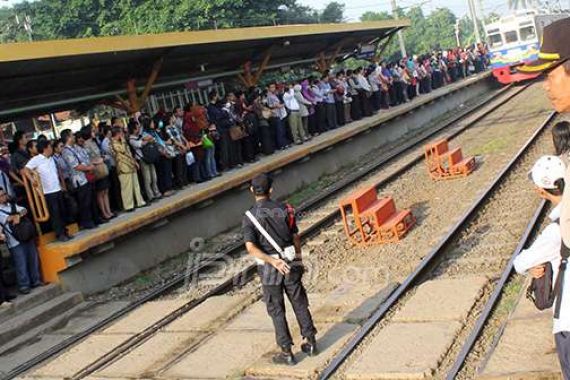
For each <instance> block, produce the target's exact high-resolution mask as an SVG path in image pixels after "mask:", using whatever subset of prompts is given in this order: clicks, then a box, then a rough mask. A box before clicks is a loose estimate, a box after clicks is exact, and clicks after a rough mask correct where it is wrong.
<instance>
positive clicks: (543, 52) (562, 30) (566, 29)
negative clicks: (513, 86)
mask: <svg viewBox="0 0 570 380" xmlns="http://www.w3.org/2000/svg"><path fill="white" fill-rule="evenodd" d="M567 59H570V17H566V18H564V19H562V20H558V21H556V22H553V23H552V24H550V25H548V26H546V27H545V28H544V31H543V34H542V43H541V44H540V51H539V52H538V59H537V60H536V61H533V62H529V63H527V64H525V65H523V66H520V67H519V68H518V70H519V71H521V72H523V73H540V72H543V71H546V70H548V69H551V68H554V67H556V66H557V65H558V64H560V63H562V62H564V61H566V60H567Z"/></svg>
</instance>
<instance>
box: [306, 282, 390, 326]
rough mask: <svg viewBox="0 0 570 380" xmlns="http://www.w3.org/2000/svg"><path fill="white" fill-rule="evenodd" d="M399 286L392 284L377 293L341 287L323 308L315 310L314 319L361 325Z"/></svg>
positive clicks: (320, 321)
mask: <svg viewBox="0 0 570 380" xmlns="http://www.w3.org/2000/svg"><path fill="white" fill-rule="evenodd" d="M397 286H398V285H397V284H396V283H391V284H389V285H388V286H386V287H384V288H382V289H381V290H380V291H377V292H374V288H373V287H366V288H365V287H355V286H341V287H339V288H337V289H335V290H334V291H333V292H332V293H331V294H330V295H329V296H327V298H326V300H325V302H324V305H323V306H322V307H320V308H319V309H316V310H315V314H314V319H315V321H316V322H319V323H339V322H348V323H361V322H362V321H364V320H366V319H368V318H369V317H370V316H371V315H372V313H374V311H376V310H377V309H378V307H380V305H381V304H382V303H383V302H384V301H386V299H387V298H388V297H389V296H390V294H392V292H393V291H394V289H396V287H397Z"/></svg>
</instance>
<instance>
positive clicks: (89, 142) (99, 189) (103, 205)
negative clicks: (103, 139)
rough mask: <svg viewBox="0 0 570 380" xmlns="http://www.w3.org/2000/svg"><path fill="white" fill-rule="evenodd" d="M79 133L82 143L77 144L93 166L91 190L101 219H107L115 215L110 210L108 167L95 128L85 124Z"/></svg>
mask: <svg viewBox="0 0 570 380" xmlns="http://www.w3.org/2000/svg"><path fill="white" fill-rule="evenodd" d="M81 135H82V138H83V143H82V144H81V143H79V142H78V144H80V145H81V146H82V147H83V148H84V149H85V151H86V152H87V154H88V155H89V160H90V161H91V165H93V166H94V167H95V170H94V171H93V174H94V177H95V182H94V188H93V190H94V191H95V194H96V200H97V206H99V212H100V215H101V218H102V219H103V221H109V220H111V219H112V218H114V217H115V216H116V215H115V214H113V212H112V211H111V204H110V202H109V187H110V186H111V182H110V180H109V168H108V167H107V164H106V163H105V160H104V159H103V155H102V153H101V149H99V145H98V144H97V141H96V133H95V130H94V129H93V128H92V127H91V126H90V125H87V126H85V127H83V128H82V129H81Z"/></svg>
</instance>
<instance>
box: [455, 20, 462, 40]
mask: <svg viewBox="0 0 570 380" xmlns="http://www.w3.org/2000/svg"><path fill="white" fill-rule="evenodd" d="M459 32H460V30H459V19H457V20H455V40H456V41H457V47H460V46H461V41H460V40H459Z"/></svg>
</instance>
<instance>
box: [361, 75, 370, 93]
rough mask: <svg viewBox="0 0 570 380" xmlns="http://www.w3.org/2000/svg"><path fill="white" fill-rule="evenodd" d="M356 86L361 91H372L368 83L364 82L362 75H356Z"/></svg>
mask: <svg viewBox="0 0 570 380" xmlns="http://www.w3.org/2000/svg"><path fill="white" fill-rule="evenodd" d="M358 84H359V86H360V88H362V89H363V90H365V91H372V87H370V83H368V81H367V80H366V78H365V77H364V75H362V74H358Z"/></svg>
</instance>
